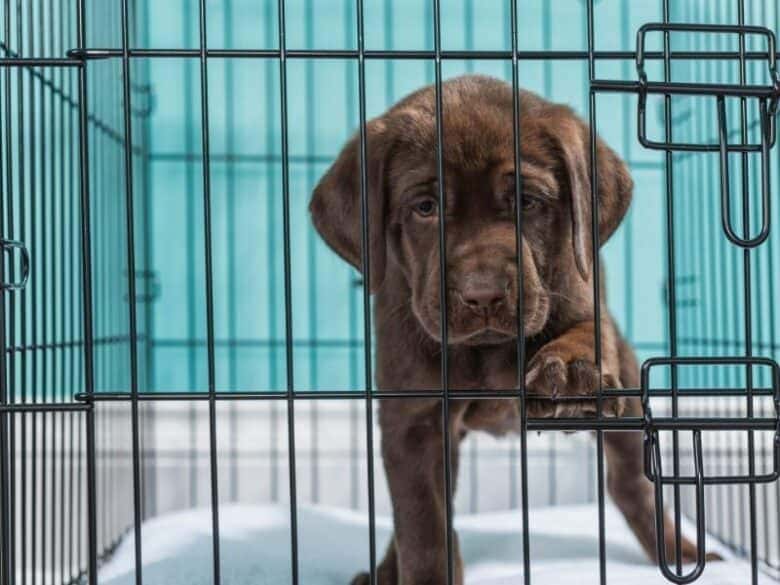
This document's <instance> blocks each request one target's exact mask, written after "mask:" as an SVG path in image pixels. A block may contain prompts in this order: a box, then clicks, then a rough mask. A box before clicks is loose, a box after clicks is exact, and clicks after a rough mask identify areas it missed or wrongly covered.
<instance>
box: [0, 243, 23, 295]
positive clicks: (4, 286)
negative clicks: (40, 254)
mask: <svg viewBox="0 0 780 585" xmlns="http://www.w3.org/2000/svg"><path fill="white" fill-rule="evenodd" d="M0 249H2V250H3V251H4V252H8V253H9V254H10V253H11V252H12V251H13V250H18V251H19V253H20V254H21V256H22V279H21V280H20V281H18V282H2V281H0V291H4V290H10V291H16V290H22V289H23V288H24V287H25V286H27V281H28V280H29V278H30V252H29V251H28V250H27V246H25V245H24V244H23V243H22V242H20V241H18V240H5V239H0ZM0 276H2V275H0Z"/></svg>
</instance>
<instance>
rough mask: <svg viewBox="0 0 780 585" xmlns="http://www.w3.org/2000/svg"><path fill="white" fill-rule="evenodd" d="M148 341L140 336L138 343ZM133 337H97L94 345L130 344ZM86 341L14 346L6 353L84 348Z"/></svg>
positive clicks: (6, 350)
mask: <svg viewBox="0 0 780 585" xmlns="http://www.w3.org/2000/svg"><path fill="white" fill-rule="evenodd" d="M145 340H146V336H145V335H139V336H138V337H137V339H136V342H142V341H145ZM130 341H131V337H130V336H128V335H116V336H112V337H97V338H95V339H94V342H93V345H113V344H117V343H129V342H130ZM83 345H84V341H83V340H82V339H75V340H70V341H56V342H52V343H30V344H27V345H13V346H11V347H6V348H5V352H6V353H23V352H26V351H45V350H51V349H67V348H75V347H82V346H83Z"/></svg>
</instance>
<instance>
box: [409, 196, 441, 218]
mask: <svg viewBox="0 0 780 585" xmlns="http://www.w3.org/2000/svg"><path fill="white" fill-rule="evenodd" d="M414 210H415V211H416V212H417V213H418V214H419V215H422V216H423V217H428V216H430V215H433V214H434V213H436V201H434V200H433V199H423V200H421V201H418V202H417V203H415V204H414Z"/></svg>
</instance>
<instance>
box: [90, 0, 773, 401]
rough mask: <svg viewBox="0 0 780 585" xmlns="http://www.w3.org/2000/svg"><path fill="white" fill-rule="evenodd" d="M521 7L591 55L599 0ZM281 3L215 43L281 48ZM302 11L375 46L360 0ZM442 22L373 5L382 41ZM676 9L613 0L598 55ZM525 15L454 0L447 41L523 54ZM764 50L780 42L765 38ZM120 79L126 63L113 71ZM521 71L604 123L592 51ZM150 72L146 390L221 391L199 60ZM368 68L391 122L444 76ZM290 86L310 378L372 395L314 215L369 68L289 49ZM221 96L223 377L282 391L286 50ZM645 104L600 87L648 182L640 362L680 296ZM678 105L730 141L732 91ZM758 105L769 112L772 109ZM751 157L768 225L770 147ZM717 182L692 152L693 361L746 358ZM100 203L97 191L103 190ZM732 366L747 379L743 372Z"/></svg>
mask: <svg viewBox="0 0 780 585" xmlns="http://www.w3.org/2000/svg"><path fill="white" fill-rule="evenodd" d="M93 2H97V0H93ZM518 4H519V8H518V12H519V17H518V27H519V42H520V48H521V49H522V50H541V49H555V50H585V49H587V38H586V12H585V6H586V4H585V2H581V1H578V0H556V1H552V2H547V1H541V0H537V1H532V2H525V1H521V2H519V3H518ZM673 4H674V5H675V6H676V8H675V10H674V12H673V14H672V18H673V19H674V20H677V21H705V22H721V23H723V22H729V23H733V22H736V18H737V15H736V3H734V2H725V1H723V2H704V1H697V2H685V3H673ZM276 6H277V3H276V2H275V1H264V2H258V1H256V0H251V1H250V0H220V1H216V0H213V1H209V2H208V3H207V13H208V20H207V33H208V44H209V47H210V48H243V49H247V48H255V49H256V48H271V49H273V48H276V47H277V46H278V30H277V16H278V15H277V11H276V10H277V8H276ZM286 6H287V46H288V48H289V49H304V48H309V49H314V48H317V49H344V48H349V49H354V48H356V24H355V22H356V21H355V19H356V15H355V6H354V2H351V1H346V0H344V1H342V0H333V1H327V2H325V1H314V0H306V1H304V0H288V2H287V4H286ZM105 10H109V8H105ZM99 13H100V9H99V7H96V14H99ZM137 15H138V18H137V23H136V25H135V37H136V46H138V47H147V48H175V47H178V48H181V47H188V48H197V47H198V42H199V41H198V38H199V37H198V5H197V2H194V1H193V0H181V1H171V2H152V1H148V2H146V3H144V2H141V3H140V4H139V5H138V6H137ZM432 17H433V15H432V9H431V3H430V2H421V1H410V0H402V1H393V2H390V1H389V0H386V1H378V0H366V2H365V26H366V47H367V48H369V49H431V48H432V47H433V23H432ZM662 17H663V16H662V12H661V2H620V1H617V0H602V1H599V2H596V12H595V39H596V48H597V49H598V50H629V51H630V50H633V49H634V47H635V33H636V30H637V29H638V27H639V26H641V25H642V24H643V23H646V22H652V21H660V20H661V19H662ZM95 18H96V19H97V18H98V16H96V17H95ZM508 18H509V2H499V1H493V0H490V1H480V2H476V1H474V0H445V1H443V2H442V43H443V48H445V49H481V50H489V49H508V48H509V47H510V27H509V21H508ZM776 19H777V14H776V9H774V8H773V5H772V3H771V2H766V3H763V4H762V3H750V5H749V13H748V15H747V21H748V22H749V23H756V24H764V25H767V26H770V27H774V26H775V24H776ZM108 20H114V19H112V18H109V19H108ZM91 34H94V35H95V37H96V38H95V40H93V41H92V43H93V44H94V45H98V46H119V45H120V41H119V39H120V37H119V36H118V35H119V30H118V29H117V28H111V27H109V28H108V29H106V28H105V27H104V28H101V27H94V30H93V31H92V33H91ZM661 43H662V39H661V35H660V34H654V35H651V36H649V37H648V48H649V49H660V48H661V47H662V44H661ZM697 43H698V44H697ZM672 46H673V47H674V48H677V49H683V48H692V49H695V48H700V49H707V48H709V49H715V48H718V47H720V48H724V49H725V48H728V49H732V50H734V49H736V48H737V45H736V42H735V39H728V38H724V37H713V36H707V35H699V36H694V35H685V34H679V35H674V36H673V38H672ZM748 48H754V49H760V48H762V46H761V43H760V41H756V42H755V43H754V42H753V40H752V39H750V40H749V43H748ZM764 69H765V67H764V66H763V65H762V64H760V63H759V64H756V65H755V67H751V68H750V79H751V80H753V81H754V82H756V83H764V82H765V81H766V80H765V78H766V75H764ZM443 71H444V75H445V78H446V77H451V76H455V75H458V74H461V73H464V72H468V71H475V72H481V73H489V74H491V75H495V76H497V77H501V78H504V79H510V75H511V69H510V65H509V64H507V63H503V62H498V61H446V62H445V63H444V67H443ZM648 72H649V75H650V76H651V78H652V79H659V80H660V79H662V76H663V70H662V64H661V63H658V62H654V63H651V64H649V65H648ZM119 73H121V70H120V69H117V71H115V72H114V74H115V75H118V74H119ZM596 73H597V76H598V77H599V78H606V79H629V80H632V79H635V77H636V71H635V68H634V65H633V62H632V61H629V60H610V61H599V62H598V63H597V71H596ZM736 73H737V69H736V66H735V65H734V64H733V63H732V64H728V63H726V64H723V63H721V62H717V63H713V64H712V65H708V64H705V63H702V62H695V61H676V62H675V63H674V66H673V68H672V75H673V78H674V79H676V80H699V81H706V80H710V81H712V80H716V79H719V80H722V81H737V77H736ZM519 74H520V81H521V85H522V86H523V87H526V88H529V89H531V90H534V91H536V92H539V93H541V94H543V95H545V96H546V97H548V98H549V99H551V100H555V101H560V102H564V103H568V104H569V105H571V106H572V107H574V108H575V109H576V110H577V111H578V112H580V113H581V114H582V115H583V116H585V117H587V115H588V111H587V103H588V101H587V97H588V94H587V63H585V62H581V61H571V60H569V61H566V60H560V61H554V62H553V61H522V62H521V64H520V70H519ZM133 75H134V76H135V77H136V78H137V79H138V80H139V81H142V82H148V83H149V84H151V88H152V94H153V103H154V108H153V111H152V113H151V115H150V116H149V117H148V118H147V119H145V120H139V121H138V124H139V127H142V128H145V129H146V132H147V139H148V143H147V144H145V145H144V148H146V149H148V153H149V156H150V158H149V160H148V164H147V166H146V171H147V172H148V177H147V178H146V180H145V181H143V182H140V181H139V182H137V184H136V185H135V195H136V198H137V199H138V200H139V207H141V208H142V210H145V211H144V212H143V213H142V212H139V213H138V214H137V215H138V217H137V226H138V228H137V229H141V228H143V229H144V230H146V233H147V235H148V239H147V240H146V241H145V242H144V243H139V244H138V250H141V249H142V247H143V246H144V245H146V246H148V249H145V248H144V249H143V254H140V255H141V256H142V257H145V258H146V260H145V261H146V262H148V263H149V265H148V266H144V268H147V269H149V270H153V271H154V273H155V274H156V280H157V282H158V283H159V296H158V298H157V299H156V300H155V301H154V302H153V303H151V304H149V303H146V304H139V310H140V311H141V314H142V315H146V311H149V313H148V315H147V316H148V317H149V318H148V320H147V321H145V323H147V324H148V326H149V327H150V330H149V331H148V332H147V334H148V337H149V339H151V340H152V345H151V349H150V352H149V353H148V354H146V355H148V357H149V358H150V359H151V361H150V362H149V363H148V368H149V376H148V378H146V381H145V384H147V389H149V390H154V391H175V390H197V391H203V390H206V387H207V371H206V364H207V361H206V346H205V339H206V318H205V274H204V262H203V247H204V242H203V233H204V225H203V205H202V197H203V193H202V179H201V173H202V171H203V166H202V160H201V126H200V124H201V111H200V107H201V106H200V104H201V102H200V93H199V92H200V72H199V63H198V61H197V60H186V59H155V60H137V61H135V62H134V68H133ZM366 78H367V86H366V94H367V108H368V114H369V116H373V115H376V114H378V113H380V112H382V111H383V110H384V109H385V108H387V107H388V106H389V105H390V104H392V103H393V102H395V101H396V100H398V99H399V98H401V97H402V96H404V95H405V94H406V93H408V92H410V91H412V90H414V89H415V88H418V87H419V86H421V85H424V84H427V83H430V82H432V81H433V65H432V63H430V62H425V61H410V60H396V61H377V60H369V61H368V62H367V65H366ZM115 81H116V79H115ZM288 82H289V87H288V96H289V102H288V107H289V123H290V129H289V144H290V160H291V165H290V196H291V226H290V227H291V237H292V240H291V244H292V283H293V330H294V337H295V339H294V348H295V350H294V364H295V368H294V371H295V388H296V389H298V390H311V389H316V390H338V389H344V388H352V389H356V390H357V389H361V388H363V387H364V384H365V380H364V372H363V367H362V347H363V341H364V340H363V338H362V332H363V326H362V309H361V307H362V305H361V302H362V300H361V299H362V293H361V289H360V287H359V286H358V285H356V280H357V276H358V275H357V274H356V273H355V272H354V271H353V270H352V269H351V268H349V267H348V266H347V265H346V264H345V263H343V262H342V261H341V260H340V259H338V258H337V257H336V256H335V255H334V254H333V253H332V252H330V251H329V250H328V249H327V248H326V247H325V245H324V244H323V243H322V242H321V241H320V240H319V239H318V237H317V236H316V234H315V233H314V231H313V230H312V228H311V225H310V223H309V218H308V216H307V213H306V204H307V201H308V199H309V196H310V193H311V190H312V188H313V186H314V185H315V184H316V181H317V179H318V178H319V176H320V175H321V174H322V172H323V171H324V170H325V169H326V168H327V166H328V164H329V163H330V162H331V161H332V160H333V158H334V157H335V155H336V153H337V152H338V150H339V148H340V146H341V145H342V143H343V142H344V141H345V140H346V139H347V138H348V137H349V136H350V135H351V133H352V132H354V131H355V129H356V128H357V126H358V123H359V120H358V102H357V89H358V87H357V68H356V63H355V62H353V61H346V60H338V59H333V60H302V59H294V60H290V61H289V64H288ZM96 91H97V92H98V93H99V92H100V91H105V90H104V89H103V90H101V89H96ZM208 91H209V116H210V127H209V132H210V138H211V168H210V170H211V179H212V189H211V191H212V192H211V199H212V208H211V212H212V218H213V219H212V222H213V223H212V228H213V252H214V293H215V331H216V338H217V350H216V379H217V386H218V389H219V390H269V389H271V390H280V391H281V390H284V389H285V388H286V378H285V354H284V311H283V302H284V289H283V268H282V215H281V214H282V193H281V165H280V155H281V151H280V144H281V137H280V122H279V119H280V103H279V66H278V63H277V62H276V61H274V60H272V59H267V60H264V59H242V60H224V59H212V60H210V61H209V74H208ZM134 99H138V100H139V102H141V101H145V100H147V97H146V96H144V95H137V94H134ZM636 108H637V103H636V97H635V96H633V95H630V96H628V95H617V94H599V96H598V99H597V126H598V131H599V133H600V134H601V135H602V136H603V137H604V138H605V139H606V140H607V141H608V142H609V143H610V144H611V145H612V146H613V147H614V148H615V149H616V150H617V151H618V152H619V153H620V154H621V155H622V156H623V157H624V158H625V159H626V160H627V161H628V162H629V164H630V166H631V169H632V172H633V176H634V179H635V182H636V191H635V200H634V204H633V207H632V209H631V212H630V213H629V216H628V218H627V219H626V221H625V222H624V224H623V226H622V227H621V229H620V230H619V232H618V233H617V234H616V235H615V236H614V237H613V238H612V240H611V241H610V242H609V243H608V244H607V245H606V247H605V258H606V263H605V267H606V270H607V277H608V289H609V297H610V304H611V307H612V310H613V312H614V314H615V316H616V317H617V319H618V321H619V322H620V324H621V327H622V328H623V330H624V331H625V332H626V333H627V335H628V336H629V338H630V339H631V340H632V342H633V343H634V344H635V345H636V347H637V348H638V350H639V353H640V355H641V357H642V358H647V357H650V356H658V355H668V353H669V349H668V340H669V332H668V311H667V306H666V304H665V300H664V287H665V286H666V278H667V262H666V258H667V247H666V246H667V234H666V228H665V226H666V223H665V222H666V204H667V200H666V197H665V181H666V175H665V164H664V155H663V153H661V152H657V151H650V150H646V149H644V148H642V147H641V146H640V145H639V143H638V141H637V138H636V134H637V132H636ZM648 108H649V122H648V125H649V126H648V127H649V133H650V135H651V136H653V137H655V138H662V136H663V102H662V99H658V98H656V99H653V98H651V99H650V100H649V103H648ZM730 108H731V109H730V119H731V121H732V124H731V128H730V130H731V131H732V132H733V140H737V139H738V137H739V134H738V133H739V127H738V124H737V122H738V116H737V113H738V104H737V103H734V104H730ZM672 111H673V120H674V137H675V138H676V139H683V138H688V139H690V140H703V139H704V138H705V137H710V138H714V137H715V136H716V133H715V131H716V121H717V119H716V113H715V109H714V100H713V99H711V98H701V99H689V98H674V99H673V100H672ZM749 111H750V117H751V120H754V119H755V115H756V113H755V112H756V108H755V104H751V108H750V110H749ZM753 139H756V137H755V132H754V133H753ZM750 159H751V160H750V163H751V165H750V166H751V181H752V186H753V188H752V191H751V193H752V194H751V203H752V209H753V211H754V213H753V217H754V219H753V222H754V224H755V223H756V222H757V221H758V219H757V215H756V213H755V211H756V207H757V206H756V204H755V203H756V202H757V201H758V200H757V198H756V193H757V190H758V188H757V186H758V183H757V182H756V178H757V173H756V172H755V171H756V170H757V168H758V159H757V158H755V157H754V156H751V157H750ZM139 164H141V163H139ZM739 166H740V165H739V158H738V157H737V156H733V157H732V179H733V185H734V186H733V192H734V197H733V201H734V206H735V207H734V208H735V213H734V216H735V218H736V220H738V219H739V217H740V216H741V213H740V212H739V209H740V208H739V207H738V206H739V204H740V201H739V193H740V191H739V189H738V186H739V180H740V179H739V177H740V173H739ZM776 166H777V157H776V156H774V155H773V167H776ZM773 171H774V175H777V169H776V168H774V169H773ZM140 176H143V174H142V173H141V175H140ZM718 181H719V170H718V164H717V157H716V156H714V155H710V154H705V155H693V156H689V155H685V154H675V155H674V163H673V185H674V206H675V229H674V236H675V241H676V247H675V254H676V258H677V277H678V283H677V296H678V301H679V302H678V308H677V318H678V339H679V352H680V353H681V354H688V355H699V354H712V355H727V354H742V353H743V352H744V321H743V319H742V312H743V308H744V302H745V299H744V298H742V269H743V264H742V263H743V258H742V252H741V251H740V250H738V249H737V248H735V247H734V246H733V245H731V244H728V243H727V242H726V240H725V237H724V234H723V233H722V231H721V230H720V227H719V225H720V212H719V208H718V197H719V186H718V185H719V183H718ZM100 196H101V194H100V193H95V197H96V199H99V197H100ZM777 207H778V206H777V205H775V210H774V212H773V213H774V215H775V217H774V218H773V219H774V221H775V224H776V223H777ZM737 225H739V223H737ZM777 246H778V236H777V229H773V234H772V237H771V238H770V240H769V241H768V242H767V243H766V244H764V245H763V246H762V247H761V248H760V249H759V250H757V251H756V252H753V253H752V258H753V260H752V268H753V270H752V272H753V274H752V278H753V288H754V298H753V316H752V317H753V326H754V340H753V341H754V347H755V353H761V354H765V355H769V354H770V353H771V351H770V350H771V347H772V345H773V344H774V343H775V341H776V340H775V330H776V329H777V326H778V324H780V323H778V318H777V314H776V311H774V309H773V302H772V294H773V293H772V290H773V289H772V288H771V287H772V286H774V287H775V288H777V282H776V281H777V274H776V273H775V274H772V271H771V270H770V262H771V261H772V260H771V254H772V252H771V250H773V249H774V250H775V256H777ZM144 254H145V256H144ZM139 263H141V264H142V261H141V260H139ZM775 272H776V271H775ZM772 278H774V283H773V282H772ZM712 371H714V369H713V368H709V369H708V371H707V372H704V371H702V372H693V371H691V372H690V373H684V374H683V375H682V376H683V377H682V380H683V382H686V380H687V382H688V383H690V384H691V385H697V384H699V383H700V382H703V381H705V380H709V381H708V383H724V384H725V383H726V382H727V380H730V379H731V378H728V377H726V378H724V379H723V380H722V381H719V380H720V378H717V376H716V375H715V374H713V373H712ZM761 375H763V374H761ZM686 376H687V377H686ZM708 376H710V378H707V377H708ZM728 376H732V377H733V380H732V382H738V379H737V377H738V376H739V374H737V373H736V372H732V373H731V374H728ZM716 378H717V379H716ZM654 380H655V378H654ZM658 380H659V384H660V383H662V381H661V378H659V379H658Z"/></svg>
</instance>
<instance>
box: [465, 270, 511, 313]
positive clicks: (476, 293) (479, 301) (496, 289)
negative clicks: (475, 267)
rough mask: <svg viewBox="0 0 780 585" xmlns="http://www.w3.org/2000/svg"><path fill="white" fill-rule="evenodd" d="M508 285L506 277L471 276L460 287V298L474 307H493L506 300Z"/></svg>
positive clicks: (476, 308)
mask: <svg viewBox="0 0 780 585" xmlns="http://www.w3.org/2000/svg"><path fill="white" fill-rule="evenodd" d="M507 285H508V282H507V281H506V280H505V279H499V278H470V279H468V280H467V282H466V283H465V284H464V286H463V287H462V288H461V289H460V298H461V299H462V300H463V302H464V303H465V304H466V305H468V306H469V307H471V308H472V309H475V310H481V311H482V310H485V309H491V308H493V307H495V306H496V305H499V304H501V303H502V302H503V301H504V299H505V298H506V295H507Z"/></svg>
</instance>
